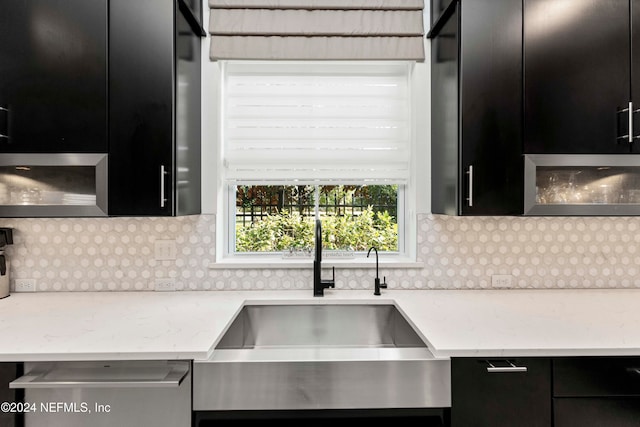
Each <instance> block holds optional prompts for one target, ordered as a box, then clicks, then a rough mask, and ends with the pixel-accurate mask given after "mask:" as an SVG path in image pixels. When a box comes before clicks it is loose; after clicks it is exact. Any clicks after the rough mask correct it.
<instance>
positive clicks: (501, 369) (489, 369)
mask: <svg viewBox="0 0 640 427" xmlns="http://www.w3.org/2000/svg"><path fill="white" fill-rule="evenodd" d="M487 363H488V364H489V366H487V372H489V373H501V372H502V373H507V372H527V371H528V369H527V367H526V366H516V365H514V364H513V362H510V361H507V363H508V364H509V366H495V365H494V364H493V363H491V362H489V361H487Z"/></svg>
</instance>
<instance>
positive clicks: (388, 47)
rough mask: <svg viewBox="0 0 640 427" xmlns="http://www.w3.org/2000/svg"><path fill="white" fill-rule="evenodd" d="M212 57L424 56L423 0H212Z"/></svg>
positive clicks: (295, 58)
mask: <svg viewBox="0 0 640 427" xmlns="http://www.w3.org/2000/svg"><path fill="white" fill-rule="evenodd" d="M209 6H210V8H211V13H210V15H209V16H210V17H209V33H210V34H211V51H210V56H211V59H212V60H218V59H256V60H279V59H284V60H349V59H351V60H360V59H362V60H365V59H366V60H417V61H422V60H424V44H423V35H424V25H423V17H422V10H423V8H424V1H423V0H307V1H304V0H209Z"/></svg>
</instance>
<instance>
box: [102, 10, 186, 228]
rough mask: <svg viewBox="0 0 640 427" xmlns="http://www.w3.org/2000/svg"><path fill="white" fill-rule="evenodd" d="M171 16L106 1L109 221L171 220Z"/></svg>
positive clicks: (173, 11)
mask: <svg viewBox="0 0 640 427" xmlns="http://www.w3.org/2000/svg"><path fill="white" fill-rule="evenodd" d="M175 13H176V11H175V5H174V2H173V1H172V0H162V1H158V0H133V1H132V0H111V1H110V12H109V14H110V24H109V25H110V31H109V82H110V85H109V96H110V103H109V115H110V117H109V130H110V135H109V215H134V216H135V215H154V216H162V215H171V214H172V213H173V204H174V200H173V196H172V195H173V184H172V183H173V182H174V179H173V177H174V173H173V164H174V148H173V147H174V145H173V142H174V109H173V105H174V104H173V102H174V93H175V92H174V14H175ZM163 168H164V171H165V173H163V172H162V169H163ZM163 194H164V197H161V196H162V195H163ZM162 199H166V200H162Z"/></svg>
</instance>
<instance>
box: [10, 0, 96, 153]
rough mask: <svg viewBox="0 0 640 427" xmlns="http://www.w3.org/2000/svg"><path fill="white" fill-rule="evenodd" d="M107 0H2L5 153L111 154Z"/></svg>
mask: <svg viewBox="0 0 640 427" xmlns="http://www.w3.org/2000/svg"><path fill="white" fill-rule="evenodd" d="M107 10H108V2H107V0H3V1H2V5H1V10H0V152H2V153H36V152H37V153H56V152H57V153H60V152H62V153H65V152H66V153H69V152H73V153H106V152H107V149H108V141H107V18H108V16H107V14H108V12H107Z"/></svg>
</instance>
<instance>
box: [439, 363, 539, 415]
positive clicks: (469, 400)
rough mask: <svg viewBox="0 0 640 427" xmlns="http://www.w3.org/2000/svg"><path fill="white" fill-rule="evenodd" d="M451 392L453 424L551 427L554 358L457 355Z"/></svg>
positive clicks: (452, 368)
mask: <svg viewBox="0 0 640 427" xmlns="http://www.w3.org/2000/svg"><path fill="white" fill-rule="evenodd" d="M525 369H526V371H525ZM451 393H452V396H451V426H452V427H515V426H517V427H550V426H551V398H550V397H551V360H550V359H546V358H515V359H508V360H487V359H475V358H474V359H467V358H462V359H458V358H454V359H452V360H451Z"/></svg>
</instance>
